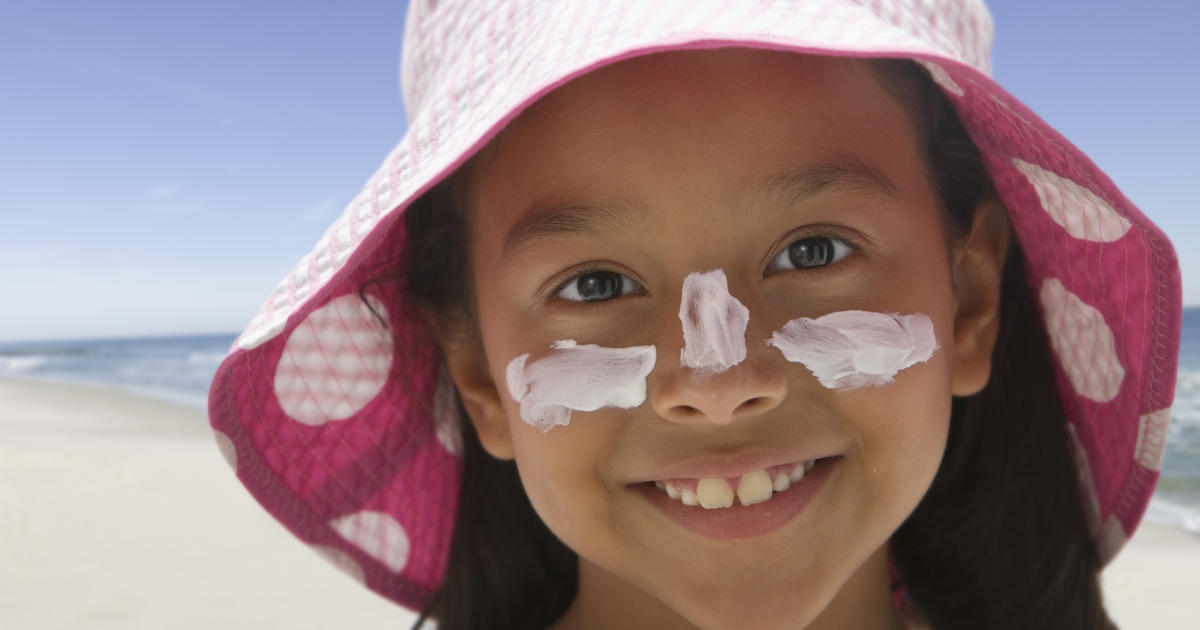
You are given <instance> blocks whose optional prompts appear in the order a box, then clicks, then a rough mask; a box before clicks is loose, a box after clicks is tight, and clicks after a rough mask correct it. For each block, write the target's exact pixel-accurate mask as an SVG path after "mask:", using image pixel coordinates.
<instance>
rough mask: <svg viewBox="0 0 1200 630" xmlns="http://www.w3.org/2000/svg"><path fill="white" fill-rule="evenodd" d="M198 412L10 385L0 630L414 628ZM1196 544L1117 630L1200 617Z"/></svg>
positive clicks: (1132, 598) (1146, 560)
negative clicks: (267, 500)
mask: <svg viewBox="0 0 1200 630" xmlns="http://www.w3.org/2000/svg"><path fill="white" fill-rule="evenodd" d="M211 436H212V434H211V432H210V431H209V429H208V422H207V419H206V418H205V415H204V413H203V412H201V411H199V410H195V409H189V408H185V407H179V406H175V405H171V404H167V403H162V402H158V401H154V400H149V399H145V398H141V397H138V396H134V395H132V394H127V393H124V392H120V391H116V390H110V389H103V388H95V387H85V386H78V385H58V384H44V383H33V382H24V381H4V380H0V627H5V628H22V629H43V628H95V629H110V628H111V629H114V630H115V629H117V628H121V629H127V628H179V629H191V628H196V629H199V628H205V629H208V628H223V629H236V628H262V627H270V628H292V629H305V628H314V629H316V628H331V627H355V628H380V627H387V628H406V627H408V625H409V624H411V621H412V619H413V616H412V615H411V614H410V613H408V612H407V611H405V610H404V609H402V608H399V607H397V606H395V605H393V604H391V603H390V602H388V601H386V600H384V599H383V598H381V597H379V596H376V595H374V594H373V593H371V592H369V591H367V590H366V589H364V588H362V587H361V586H360V585H359V584H358V583H356V582H355V581H353V580H352V579H350V578H349V577H347V576H345V575H344V574H342V573H341V572H339V571H338V570H336V569H334V568H333V567H332V566H331V565H330V564H328V563H327V562H326V561H325V560H324V559H322V558H321V557H319V556H317V555H316V554H315V553H313V552H312V551H310V550H309V549H308V548H307V547H305V546H304V545H303V544H301V543H300V542H299V541H297V540H295V539H294V538H292V537H291V535H290V534H288V533H287V532H286V531H285V530H284V529H283V527H282V526H280V525H279V524H277V523H276V522H275V521H274V520H273V519H272V518H271V517H270V516H269V515H268V514H267V513H266V512H265V511H263V510H262V509H261V508H260V507H259V506H258V505H257V504H256V503H255V502H254V500H253V499H252V498H251V497H250V495H249V494H248V493H246V492H245V491H244V490H243V489H242V488H241V487H240V484H239V483H238V482H237V480H236V479H235V478H234V476H233V473H232V472H231V471H230V470H229V468H228V467H227V466H226V464H225V461H224V460H223V459H222V458H221V456H220V454H219V452H218V450H217V448H216V446H215V445H214V443H213V441H212V437H211ZM1197 570H1200V537H1197V536H1192V535H1189V534H1187V533H1185V532H1183V531H1181V530H1178V529H1175V528H1173V527H1169V526H1165V525H1160V524H1155V523H1146V524H1143V526H1142V527H1140V528H1139V530H1138V532H1137V534H1136V536H1135V537H1134V538H1133V540H1132V541H1131V542H1130V543H1129V545H1128V546H1127V547H1126V548H1125V550H1124V551H1122V553H1121V554H1120V555H1119V556H1118V557H1117V559H1116V560H1115V561H1114V563H1113V564H1112V565H1111V566H1110V567H1109V569H1108V570H1106V571H1105V574H1104V576H1103V579H1104V587H1105V593H1106V597H1107V600H1108V607H1109V610H1110V613H1111V614H1112V616H1113V618H1114V620H1115V621H1116V622H1117V623H1118V624H1119V625H1120V626H1121V627H1122V628H1135V629H1136V628H1155V629H1159V628H1189V627H1195V624H1196V623H1197V619H1200V598H1197V597H1196V587H1195V584H1196V573H1197Z"/></svg>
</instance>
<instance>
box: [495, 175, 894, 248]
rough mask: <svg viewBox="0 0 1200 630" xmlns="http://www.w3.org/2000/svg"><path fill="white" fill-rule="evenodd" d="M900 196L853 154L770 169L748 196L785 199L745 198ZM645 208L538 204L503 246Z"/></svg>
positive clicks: (636, 214) (609, 227) (614, 222)
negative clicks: (832, 194) (831, 194)
mask: <svg viewBox="0 0 1200 630" xmlns="http://www.w3.org/2000/svg"><path fill="white" fill-rule="evenodd" d="M831 190H836V191H840V192H849V193H858V194H866V195H872V196H878V195H883V196H887V197H892V198H898V197H899V191H898V189H897V188H896V185H895V184H893V183H892V180H891V179H889V178H888V176H887V175H886V174H884V172H883V171H882V170H880V169H878V168H876V167H874V166H872V165H870V164H867V163H866V162H863V161H861V160H859V159H857V158H853V157H840V158H837V159H834V160H830V161H827V162H820V163H816V164H806V165H804V166H800V167H796V168H790V169H786V170H782V171H779V172H776V173H772V174H771V175H768V176H766V177H764V178H762V179H761V180H759V181H758V182H756V183H754V184H753V185H751V186H750V187H749V188H747V189H746V190H745V191H744V192H743V194H744V195H745V196H744V197H743V199H750V200H754V199H764V198H766V199H771V198H774V199H781V200H782V202H783V203H782V204H762V203H743V204H740V205H741V207H744V208H748V209H755V208H760V207H765V206H768V205H771V206H777V207H783V208H787V207H790V206H792V205H794V204H797V203H800V202H802V201H804V200H805V199H808V198H810V197H812V196H814V195H817V194H819V193H822V192H825V191H831ZM648 215H649V213H648V211H647V210H646V209H645V208H640V207H637V206H631V205H628V204H619V205H599V204H576V203H566V204H554V205H548V206H543V207H537V208H536V209H535V210H534V211H532V212H530V213H529V214H527V215H526V216H525V217H524V218H522V219H521V220H520V221H517V223H516V225H514V226H513V227H512V229H510V230H509V231H508V235H507V236H506V237H505V239H504V247H503V249H502V250H501V253H502V255H503V256H508V255H509V254H511V253H512V251H513V250H515V249H517V248H519V247H521V246H522V245H524V244H526V243H528V242H530V241H533V240H537V239H540V238H544V237H547V236H553V235H559V234H565V235H574V236H596V235H599V234H601V233H609V234H611V233H615V232H629V231H633V230H635V229H636V228H637V227H638V225H639V224H640V225H644V224H645V222H646V221H647V220H648V219H649V216H648Z"/></svg>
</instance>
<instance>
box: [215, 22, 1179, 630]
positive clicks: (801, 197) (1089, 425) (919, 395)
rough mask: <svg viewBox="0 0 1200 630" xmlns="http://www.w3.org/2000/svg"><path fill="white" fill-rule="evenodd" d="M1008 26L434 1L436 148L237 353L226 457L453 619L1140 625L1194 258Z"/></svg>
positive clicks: (678, 624) (471, 623)
mask: <svg viewBox="0 0 1200 630" xmlns="http://www.w3.org/2000/svg"><path fill="white" fill-rule="evenodd" d="M730 4H734V5H736V8H735V7H731V6H727V5H730ZM989 38H990V21H989V18H988V16H987V14H986V10H985V9H984V8H983V7H982V6H980V5H978V4H975V3H972V2H954V1H951V0H946V1H943V2H934V3H930V2H916V1H912V2H904V1H901V0H892V1H882V0H879V1H874V2H865V1H861V2H854V1H835V0H823V1H819V2H774V3H770V2H763V3H716V2H713V3H707V2H696V1H695V0H692V1H690V2H678V3H676V2H663V1H655V2H648V3H639V2H629V3H598V2H556V3H525V2H500V1H496V2H478V1H475V0H472V1H470V2H468V1H465V0H464V1H462V2H450V1H447V0H442V1H441V2H434V1H433V0H414V2H413V4H412V5H411V7H410V13H409V17H408V24H407V28H406V34H405V52H404V72H403V77H402V78H403V85H404V89H405V99H406V103H407V105H408V110H409V112H410V114H411V126H410V129H409V132H408V134H407V136H406V138H405V139H404V140H403V141H402V142H401V143H400V145H399V146H398V147H397V149H396V151H395V152H394V153H393V154H392V155H391V156H389V157H388V159H387V160H386V162H385V163H384V165H383V166H382V167H381V168H380V170H379V172H378V173H377V174H376V175H375V176H374V177H373V178H372V179H371V180H370V181H369V182H368V184H367V186H366V189H365V190H364V192H363V193H362V194H361V195H360V196H359V197H358V198H357V199H355V201H354V202H353V203H352V204H351V206H350V207H349V208H348V209H347V210H346V213H345V214H344V215H343V216H342V217H341V218H340V219H339V220H338V221H337V222H336V223H335V224H334V225H333V226H332V227H330V229H329V230H328V231H327V232H326V234H325V236H324V237H323V238H322V239H321V241H320V243H319V244H318V246H317V249H316V250H315V251H314V252H313V253H312V254H310V255H309V257H307V258H305V259H304V260H302V261H301V263H300V265H299V266H298V267H297V269H296V271H295V272H293V273H292V274H291V275H290V276H289V277H288V278H287V279H286V280H285V281H284V282H283V283H282V284H281V285H280V287H279V288H278V289H277V291H276V294H275V295H274V296H273V297H272V298H271V299H270V300H269V301H268V302H267V304H266V306H265V307H264V310H263V311H262V313H260V315H259V316H258V317H257V318H256V319H255V321H254V322H253V323H252V324H251V326H250V328H249V329H248V330H247V331H246V332H245V333H243V335H242V336H241V337H240V338H239V340H238V342H237V344H236V345H235V348H234V349H233V351H232V352H231V354H230V356H229V357H228V358H227V359H226V360H225V362H224V363H223V364H222V366H221V369H220V371H219V372H218V374H217V377H216V380H215V381H214V383H213V389H212V396H211V400H210V413H211V417H212V424H213V428H214V431H215V435H216V439H217V442H218V444H219V445H220V447H221V450H222V452H223V453H224V454H225V455H226V457H227V458H228V459H229V461H230V463H231V465H232V466H233V467H234V468H235V470H236V471H237V475H238V477H239V478H240V479H241V480H242V481H243V482H244V483H245V485H246V486H247V488H248V489H249V490H250V491H251V492H252V493H253V494H254V495H255V496H256V498H258V500H259V501H260V502H261V503H262V504H263V505H264V507H266V508H267V509H268V510H270V511H271V513H272V514H274V515H275V516H276V517H277V518H278V519H280V520H281V521H282V522H283V523H284V524H285V525H286V526H287V527H288V528H289V529H290V530H291V531H292V532H293V533H294V534H296V535H297V536H298V537H300V538H301V539H302V540H304V541H305V542H306V543H307V544H309V545H311V546H312V547H313V548H314V549H316V550H317V551H319V552H320V553H322V554H324V555H326V556H327V557H328V558H330V560H332V561H333V562H334V563H335V564H336V565H338V566H339V567H340V568H342V569H343V570H345V571H347V572H348V573H350V574H351V575H352V576H354V577H355V578H356V579H358V580H359V581H361V582H363V583H364V584H365V585H366V586H367V587H369V588H371V589H373V590H375V591H376V592H379V593H381V594H383V595H384V596H386V597H389V598H391V599H393V600H395V601H397V602H398V603H400V604H403V605H405V606H408V607H411V608H414V609H416V610H420V611H422V612H423V613H424V616H427V617H430V618H433V619H436V620H437V622H438V627H440V628H443V629H450V628H706V629H716V628H900V627H932V628H939V629H940V628H962V627H971V628H1016V627H1020V628H1106V627H1111V622H1110V621H1109V620H1108V617H1107V615H1106V613H1105V610H1104V607H1103V603H1102V598H1101V593H1100V590H1099V587H1098V581H1097V575H1098V572H1099V570H1100V569H1101V567H1102V566H1103V565H1104V563H1106V562H1107V561H1108V560H1110V559H1111V558H1112V556H1113V554H1115V553H1116V551H1117V550H1118V549H1119V548H1120V547H1121V545H1122V544H1123V543H1124V541H1125V540H1126V539H1127V538H1128V537H1129V536H1130V535H1131V534H1132V532H1133V530H1134V527H1135V526H1136V525H1137V522H1138V520H1139V519H1140V517H1141V514H1142V512H1143V511H1144V509H1145V505H1146V502H1147V501H1148V499H1149V496H1150V493H1151V491H1152V489H1153V485H1154V482H1155V480H1156V479H1157V474H1158V473H1157V471H1158V468H1159V465H1160V462H1161V456H1162V452H1163V446H1164V444H1163V440H1164V436H1165V429H1166V424H1167V419H1168V417H1169V411H1168V409H1169V406H1170V402H1171V397H1172V388H1173V384H1174V376H1173V375H1174V369H1175V359H1176V352H1177V348H1178V335H1179V312H1180V295H1179V279H1178V268H1177V264H1176V262H1175V259H1174V255H1173V252H1172V250H1171V246H1170V244H1169V243H1168V242H1167V240H1166V239H1165V237H1164V236H1163V235H1162V234H1161V232H1159V231H1158V230H1157V229H1156V228H1155V227H1154V226H1153V225H1152V224H1151V223H1150V222H1149V221H1148V220H1147V219H1146V218H1145V217H1144V216H1143V215H1142V214H1141V213H1140V212H1139V211H1138V210H1137V209H1136V208H1134V207H1133V206H1132V205H1131V204H1130V203H1129V201H1128V200H1127V199H1125V198H1124V197H1123V196H1122V195H1121V194H1120V192H1119V191H1118V190H1117V189H1116V188H1115V187H1114V186H1113V185H1112V183H1111V182H1110V181H1109V180H1108V179H1107V178H1106V177H1105V176H1104V175H1103V174H1102V173H1100V172H1099V171H1098V170H1097V169H1096V168H1095V166H1093V165H1092V163H1091V162H1090V161H1088V160H1087V158H1086V157H1085V156H1083V155H1082V154H1081V153H1080V152H1079V151H1078V150H1076V149H1075V148H1074V147H1073V146H1071V145H1070V144H1069V143H1068V142H1067V141H1065V140H1064V139H1062V138H1061V137H1060V136H1059V135H1057V134H1056V133H1055V132H1054V131H1053V130H1051V129H1050V128H1048V127H1047V126H1046V125H1045V124H1044V123H1043V122H1041V121H1040V120H1039V119H1038V118H1037V117H1036V116H1035V115H1034V114H1032V113H1031V112H1029V111H1028V110H1027V109H1026V108H1024V107H1023V106H1022V105H1021V104H1020V103H1018V102H1017V101H1015V100H1014V99H1013V98H1012V97H1011V96H1009V95H1008V94H1006V93H1005V92H1004V91H1003V90H1001V89H1000V88H999V87H998V86H996V85H995V84H994V83H993V82H992V81H991V80H990V79H989V78H988V77H987V74H986V73H987V70H988V45H989Z"/></svg>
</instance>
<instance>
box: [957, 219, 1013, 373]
mask: <svg viewBox="0 0 1200 630" xmlns="http://www.w3.org/2000/svg"><path fill="white" fill-rule="evenodd" d="M1011 238H1012V236H1011V228H1010V227H1009V224H1008V211H1007V209H1006V208H1005V207H1004V204H1003V203H1001V202H1000V201H999V200H998V199H995V198H991V199H988V200H986V201H984V202H982V203H980V204H979V205H978V206H977V207H976V208H975V218H974V219H973V221H972V224H971V233H970V235H968V236H967V238H966V239H964V240H963V241H962V242H961V243H960V244H959V245H958V246H957V247H956V248H955V254H954V268H953V271H952V273H953V279H954V296H955V303H956V308H955V315H954V377H953V384H952V389H953V393H954V395H955V396H970V395H972V394H975V393H977V392H978V391H979V390H981V389H983V387H984V386H985V385H987V382H988V378H990V377H991V371H992V350H993V349H994V348H995V345H996V335H997V334H998V333H999V330H1000V287H1001V285H1002V281H1003V276H1004V261H1005V256H1006V254H1007V253H1008V245H1009V240H1010V239H1011Z"/></svg>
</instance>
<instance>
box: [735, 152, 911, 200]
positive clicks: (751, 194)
mask: <svg viewBox="0 0 1200 630" xmlns="http://www.w3.org/2000/svg"><path fill="white" fill-rule="evenodd" d="M826 191H838V192H848V193H856V194H862V195H873V196H878V195H883V196H886V197H891V198H893V199H898V198H899V197H900V191H899V189H898V188H896V185H895V184H893V183H892V180H891V179H890V178H889V177H888V176H887V174H885V173H884V172H883V171H882V170H881V169H879V168H877V167H875V166H873V165H871V164H868V163H866V162H863V161H862V160H860V159H858V158H855V157H849V156H843V157H839V158H836V159H834V160H830V161H827V162H819V163H816V164H806V165H804V166H800V167H797V168H789V169H786V170H782V171H779V172H777V173H773V174H771V175H768V176H767V177H764V178H763V179H761V180H759V181H758V182H757V183H755V184H754V185H752V186H751V187H750V188H749V189H748V191H747V193H748V195H747V197H746V198H748V199H762V198H768V199H770V198H781V199H783V200H784V205H785V206H791V205H793V204H797V203H800V202H801V201H804V200H805V199H808V198H810V197H813V196H815V195H817V194H819V193H822V192H826ZM746 205H747V206H748V207H750V208H754V207H758V206H759V204H746Z"/></svg>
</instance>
